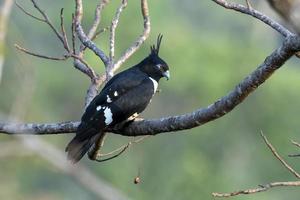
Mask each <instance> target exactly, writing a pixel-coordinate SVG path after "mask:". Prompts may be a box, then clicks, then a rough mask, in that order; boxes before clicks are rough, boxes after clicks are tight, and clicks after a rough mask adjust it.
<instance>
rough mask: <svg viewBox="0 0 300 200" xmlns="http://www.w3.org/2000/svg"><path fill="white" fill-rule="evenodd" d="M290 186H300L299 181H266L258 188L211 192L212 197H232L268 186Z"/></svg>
mask: <svg viewBox="0 0 300 200" xmlns="http://www.w3.org/2000/svg"><path fill="white" fill-rule="evenodd" d="M290 186H300V181H288V182H274V183H268V184H265V185H260V186H259V187H258V188H252V189H246V190H239V191H236V192H230V193H217V192H214V193H212V196H213V197H233V196H237V195H240V194H255V193H258V192H265V191H267V190H269V189H270V188H274V187H290Z"/></svg>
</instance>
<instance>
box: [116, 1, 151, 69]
mask: <svg viewBox="0 0 300 200" xmlns="http://www.w3.org/2000/svg"><path fill="white" fill-rule="evenodd" d="M141 10H142V15H143V19H144V29H143V33H142V34H141V35H140V36H139V37H138V38H137V40H136V41H135V42H134V43H133V44H132V45H131V46H130V47H129V48H128V49H127V50H126V51H125V52H124V53H123V55H122V56H121V57H120V58H119V60H117V61H116V62H115V64H114V67H113V72H115V71H116V70H118V69H119V68H120V66H121V65H122V64H123V63H124V62H125V61H126V60H128V59H129V58H130V57H131V56H132V55H133V54H134V53H135V52H136V51H137V50H138V49H139V48H140V46H141V45H142V44H143V43H144V42H145V40H146V39H147V38H148V37H149V34H150V29H151V27H150V17H149V8H148V2H147V0H141Z"/></svg>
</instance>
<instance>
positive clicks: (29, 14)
mask: <svg viewBox="0 0 300 200" xmlns="http://www.w3.org/2000/svg"><path fill="white" fill-rule="evenodd" d="M15 4H16V6H17V7H18V8H19V9H20V10H21V11H22V12H23V13H25V14H26V15H28V16H29V17H32V18H33V19H36V20H38V21H41V22H44V23H46V21H45V20H44V19H42V18H39V17H36V16H34V15H32V14H31V13H30V12H28V11H27V10H25V8H23V7H22V6H21V5H20V4H19V3H18V2H17V1H16V2H15Z"/></svg>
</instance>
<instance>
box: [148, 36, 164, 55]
mask: <svg viewBox="0 0 300 200" xmlns="http://www.w3.org/2000/svg"><path fill="white" fill-rule="evenodd" d="M162 38H163V35H162V34H159V35H158V37H157V41H156V46H155V44H154V45H152V46H150V49H151V54H152V55H158V53H159V48H160V44H161V40H162Z"/></svg>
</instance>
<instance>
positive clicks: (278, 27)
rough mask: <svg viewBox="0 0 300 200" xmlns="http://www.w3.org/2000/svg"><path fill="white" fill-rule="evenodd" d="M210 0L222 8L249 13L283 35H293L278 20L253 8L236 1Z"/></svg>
mask: <svg viewBox="0 0 300 200" xmlns="http://www.w3.org/2000/svg"><path fill="white" fill-rule="evenodd" d="M212 1H213V2H215V3H217V4H219V5H220V6H222V7H224V8H226V9H231V10H235V11H238V12H241V13H244V14H247V15H251V16H252V17H255V18H256V19H259V20H260V21H262V22H264V23H265V24H267V25H269V26H270V27H272V28H273V29H274V30H276V31H277V32H279V33H280V34H281V35H283V36H284V37H288V36H291V35H294V34H293V33H291V32H290V31H289V30H288V29H286V28H285V27H283V26H282V25H281V24H279V23H278V22H276V21H274V20H273V19H271V18H270V17H268V16H266V15H264V14H263V13H261V12H259V11H257V10H255V9H248V8H247V7H245V6H243V5H240V4H236V3H228V2H227V1H225V0H212Z"/></svg>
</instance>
